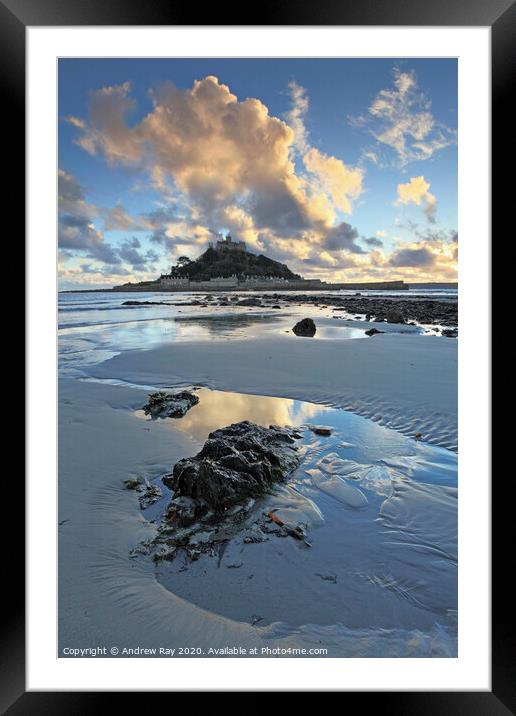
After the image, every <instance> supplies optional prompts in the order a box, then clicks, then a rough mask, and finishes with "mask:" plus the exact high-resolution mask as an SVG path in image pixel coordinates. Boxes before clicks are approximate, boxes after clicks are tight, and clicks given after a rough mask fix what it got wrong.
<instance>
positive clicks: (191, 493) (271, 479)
mask: <svg viewBox="0 0 516 716" xmlns="http://www.w3.org/2000/svg"><path fill="white" fill-rule="evenodd" d="M294 443H295V438H294V437H293V436H292V432H291V431H290V430H288V429H286V428H277V427H270V428H264V427H261V426H259V425H255V424H254V423H251V422H249V421H247V420H245V421H243V422H241V423H235V424H233V425H229V426H228V427H226V428H221V429H220V430H215V431H214V432H212V433H210V435H209V436H208V439H207V441H206V442H205V444H204V446H203V448H202V450H201V451H200V452H199V453H197V455H195V456H194V457H190V458H184V459H183V460H179V462H177V463H176V464H175V466H174V470H173V472H172V474H171V475H167V476H165V477H164V478H163V483H164V484H165V485H166V486H167V487H169V488H170V489H171V490H173V491H174V499H173V500H172V501H171V503H170V504H169V507H168V510H167V514H166V519H167V521H168V522H171V523H173V524H177V525H178V526H187V525H189V524H192V523H193V522H194V521H196V520H199V519H202V518H203V517H205V516H206V515H208V514H210V515H212V516H213V517H214V518H215V519H217V518H218V517H223V516H224V514H225V513H226V511H227V510H228V509H230V508H232V507H234V506H235V505H239V504H242V503H245V501H246V500H248V499H249V498H256V497H259V496H260V495H263V494H265V493H266V492H267V491H268V490H269V489H270V488H271V487H272V485H273V484H274V483H276V482H279V481H281V480H284V479H285V478H286V477H287V475H288V474H289V473H290V472H291V471H292V470H294V469H295V468H296V467H297V465H298V464H299V461H300V455H299V453H298V451H297V448H296V446H295V445H294Z"/></svg>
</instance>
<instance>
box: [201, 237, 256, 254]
mask: <svg viewBox="0 0 516 716" xmlns="http://www.w3.org/2000/svg"><path fill="white" fill-rule="evenodd" d="M208 247H209V248H210V249H213V250H214V251H247V247H246V245H245V241H233V239H232V238H231V236H230V234H228V235H227V236H225V237H222V238H221V239H219V240H218V241H210V243H209V244H208Z"/></svg>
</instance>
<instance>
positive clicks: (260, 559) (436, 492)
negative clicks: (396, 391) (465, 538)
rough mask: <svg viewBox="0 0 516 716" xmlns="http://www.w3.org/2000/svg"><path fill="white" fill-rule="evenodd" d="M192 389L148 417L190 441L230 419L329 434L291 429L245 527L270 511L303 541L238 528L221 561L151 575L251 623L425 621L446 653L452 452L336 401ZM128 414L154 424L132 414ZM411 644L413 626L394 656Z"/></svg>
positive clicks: (453, 570)
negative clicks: (273, 480) (297, 529)
mask: <svg viewBox="0 0 516 716" xmlns="http://www.w3.org/2000/svg"><path fill="white" fill-rule="evenodd" d="M198 395H199V399H200V400H199V403H198V405H196V406H194V407H193V408H192V409H191V410H190V411H189V412H188V413H187V414H186V416H184V417H183V418H181V419H179V420H174V419H166V420H165V421H159V424H160V425H163V424H164V425H166V426H167V427H168V428H169V429H170V430H180V431H183V432H185V433H187V434H189V435H190V436H192V437H194V438H195V439H196V441H198V442H199V443H200V444H202V443H203V442H204V441H205V440H206V438H207V436H208V434H209V433H210V432H212V431H213V430H215V429H217V428H221V427H224V426H226V425H229V424H231V423H234V422H238V421H241V420H251V421H253V422H256V423H259V424H261V425H265V426H268V425H271V424H276V425H281V426H283V425H292V426H300V425H310V424H324V425H327V426H330V427H331V428H332V432H331V435H329V436H319V435H315V434H314V433H312V432H311V431H310V430H304V431H301V432H302V438H301V440H300V446H301V447H302V451H303V452H302V455H303V459H302V463H301V465H300V466H299V467H298V468H297V470H295V471H294V473H292V475H290V476H289V480H288V483H287V484H286V485H279V486H277V487H276V488H275V489H274V490H273V491H272V492H271V494H269V495H267V496H266V497H265V498H263V499H262V500H261V501H259V502H258V503H257V505H256V510H255V511H254V512H252V513H251V516H250V517H249V520H248V524H247V526H248V529H250V530H251V532H253V530H255V531H256V522H255V521H256V519H257V518H259V517H260V515H262V516H263V515H264V514H265V515H266V514H267V511H268V510H270V509H274V510H276V511H277V514H278V515H279V516H280V517H281V519H283V520H284V521H287V522H289V523H292V524H297V523H302V524H304V525H307V529H308V531H309V535H310V542H311V544H312V547H311V549H309V550H307V549H306V548H305V547H304V545H302V544H298V543H297V542H296V541H295V540H287V539H278V537H275V536H274V535H273V534H270V533H267V532H265V533H264V535H265V536H264V538H263V541H259V542H258V543H254V542H253V540H252V539H251V541H250V542H246V541H245V539H244V534H243V533H242V534H238V535H237V536H236V537H234V538H233V539H231V540H229V541H228V543H227V545H226V546H225V549H224V552H223V554H222V555H221V556H220V559H213V558H211V557H209V556H203V557H202V558H201V559H199V560H198V561H194V562H191V563H188V562H184V561H183V560H182V559H181V558H178V559H176V560H175V561H173V562H171V563H170V564H168V563H167V564H162V565H160V567H159V570H158V572H157V578H158V581H159V582H160V583H161V584H163V585H164V586H165V587H166V588H167V589H169V590H170V591H172V592H173V593H174V594H176V595H178V596H180V597H182V598H184V599H187V600H189V601H191V602H193V603H194V604H197V605H199V606H201V607H202V608H203V609H205V610H208V611H211V612H212V613H215V614H223V615H224V616H226V617H229V618H231V619H234V620H237V621H243V622H250V623H253V618H256V616H255V615H258V616H259V618H260V626H265V625H271V626H270V628H271V629H272V630H274V629H275V628H276V627H275V626H274V625H275V624H276V625H277V624H278V623H280V624H283V625H285V624H287V625H293V626H294V627H297V626H299V625H307V624H309V625H345V627H346V628H350V629H366V630H367V633H368V635H369V637H368V638H372V639H374V638H375V634H380V635H385V630H389V629H399V630H402V632H403V630H418V632H421V634H422V635H427V634H430V633H431V631H432V630H434V629H435V630H436V641H435V648H434V647H432V649H431V650H430V651H431V653H429V654H428V655H439V656H454V655H455V654H456V613H457V612H456V610H457V549H456V545H457V456H456V454H455V453H452V452H450V451H448V450H445V449H443V448H437V447H434V446H431V445H425V444H424V443H423V442H420V441H416V440H413V439H410V438H407V437H406V436H404V435H401V434H400V433H398V432H396V431H394V430H390V429H388V428H384V427H382V426H380V425H378V424H377V423H374V422H372V421H371V420H367V419H366V418H362V417H360V416H357V415H354V414H353V413H349V412H347V411H345V410H341V409H336V408H330V407H326V406H322V405H316V404H313V403H309V402H304V401H298V400H292V399H286V398H272V397H267V396H256V395H245V394H241V393H226V392H223V391H215V390H209V389H207V388H200V389H199V390H198ZM138 417H140V418H142V419H146V420H148V421H149V423H148V424H149V426H150V429H151V430H152V429H153V428H152V421H151V420H150V419H149V418H145V416H143V413H142V411H139V413H138ZM164 499H165V500H166V499H168V495H167V496H165V498H164ZM156 514H157V513H152V516H153V517H155V516H156ZM203 534H204V533H203ZM262 537H263V535H262ZM293 585H295V588H294V589H293ZM375 630H378V631H377V632H376V631H375ZM382 638H384V636H383V637H382ZM405 638H406V640H407V642H406V643H404V642H403V639H405ZM424 638H425V639H426V636H424ZM432 638H433V637H432ZM380 641H381V639H380ZM413 648H415V647H414V643H413V632H411V631H406V633H405V632H403V634H402V637H401V641H400V644H399V649H400V653H399V655H405V656H406V655H410V654H411V649H413Z"/></svg>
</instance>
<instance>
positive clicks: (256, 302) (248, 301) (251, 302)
mask: <svg viewBox="0 0 516 716" xmlns="http://www.w3.org/2000/svg"><path fill="white" fill-rule="evenodd" d="M237 305H238V306H261V305H262V302H261V300H260V299H259V298H242V299H241V300H240V301H238V304H237Z"/></svg>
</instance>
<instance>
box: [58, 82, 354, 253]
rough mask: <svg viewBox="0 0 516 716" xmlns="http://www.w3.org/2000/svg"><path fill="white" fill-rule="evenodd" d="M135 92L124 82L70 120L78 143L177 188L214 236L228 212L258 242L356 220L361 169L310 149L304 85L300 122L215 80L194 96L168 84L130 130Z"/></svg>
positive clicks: (298, 104) (298, 103) (298, 99)
mask: <svg viewBox="0 0 516 716" xmlns="http://www.w3.org/2000/svg"><path fill="white" fill-rule="evenodd" d="M130 89H131V88H130V84H129V83H124V84H123V85H119V86H117V87H109V88H104V89H102V90H99V91H97V92H94V93H92V96H91V106H90V114H89V118H88V120H87V121H86V120H83V119H77V118H73V117H72V118H69V120H70V121H71V122H72V123H73V124H74V125H75V126H76V127H77V128H78V129H79V131H80V132H81V135H80V137H79V138H78V140H77V142H78V144H79V145H80V146H82V147H83V148H84V149H85V150H86V151H88V152H89V153H90V154H101V155H103V156H104V157H105V158H106V159H107V161H108V162H111V163H117V164H125V165H128V166H135V167H137V168H140V169H143V170H145V171H146V172H148V174H149V176H150V178H151V181H152V182H153V184H154V186H155V187H157V188H158V189H163V190H165V187H167V182H170V181H172V182H173V184H174V187H175V189H176V190H177V191H178V192H179V193H180V194H181V196H182V198H183V200H184V202H185V203H187V204H188V205H189V207H190V208H191V210H192V213H193V215H194V217H193V218H194V221H195V214H196V213H197V215H198V216H199V217H201V223H203V224H204V225H205V226H206V228H207V230H208V231H218V230H220V228H222V227H224V226H225V225H224V224H221V223H220V214H221V212H224V211H227V210H229V209H230V208H231V210H232V211H233V212H236V211H241V212H244V213H245V214H246V215H247V216H248V217H249V222H250V223H251V224H252V227H253V230H254V236H255V241H257V238H256V237H257V235H258V234H259V233H260V232H263V231H268V232H272V233H274V234H275V235H276V236H278V237H281V238H285V239H289V238H291V237H296V236H297V237H303V236H304V237H305V238H306V239H307V240H309V237H317V236H318V237H322V236H324V235H325V233H326V232H327V231H328V230H329V229H330V228H331V227H332V226H333V225H334V224H335V220H336V211H337V210H341V211H344V212H348V213H349V212H350V211H351V209H352V203H353V201H354V199H356V198H357V197H358V196H359V195H360V193H361V192H362V172H361V171H360V170H352V169H350V168H348V167H347V166H346V165H345V164H344V162H342V160H340V159H337V158H335V157H330V156H327V155H325V154H323V153H322V152H320V151H319V150H316V149H309V148H308V139H307V133H306V130H305V128H304V115H305V113H306V111H307V108H308V98H307V96H306V92H305V90H304V89H303V88H302V87H300V86H299V85H297V84H295V83H291V84H290V88H289V89H290V93H291V97H292V99H293V106H292V109H291V112H290V113H289V116H288V120H289V122H291V123H292V125H290V124H289V123H288V122H285V121H283V120H281V119H279V118H277V117H274V116H271V115H270V114H269V111H268V108H267V107H266V106H265V105H264V104H263V103H262V102H261V101H260V100H258V99H254V98H248V99H244V100H239V99H238V98H237V97H236V96H235V95H234V94H233V93H232V92H231V91H230V89H229V87H227V86H226V85H224V84H222V83H220V82H219V80H218V79H217V78H216V77H213V76H207V77H204V78H203V79H201V80H197V81H195V82H194V83H193V86H192V87H191V88H189V89H178V88H176V87H175V86H174V85H172V84H171V83H165V84H163V85H162V86H161V87H160V88H159V89H158V90H156V91H154V92H153V93H152V101H153V107H152V110H151V111H150V112H149V113H148V114H147V115H146V116H145V117H144V118H143V119H142V120H141V121H140V122H138V123H136V124H133V125H132V126H130V125H129V124H128V123H127V115H128V113H129V112H130V111H131V110H132V108H133V107H134V103H133V101H132V99H131V98H130ZM293 148H297V150H298V151H302V152H305V157H306V159H305V169H306V171H305V172H304V173H303V172H302V173H299V171H296V167H295V162H294V161H293V156H292V152H293ZM164 236H165V234H164V233H163V231H161V234H160V236H158V235H157V236H156V239H158V238H161V240H163V238H164ZM307 237H308V238H307Z"/></svg>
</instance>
